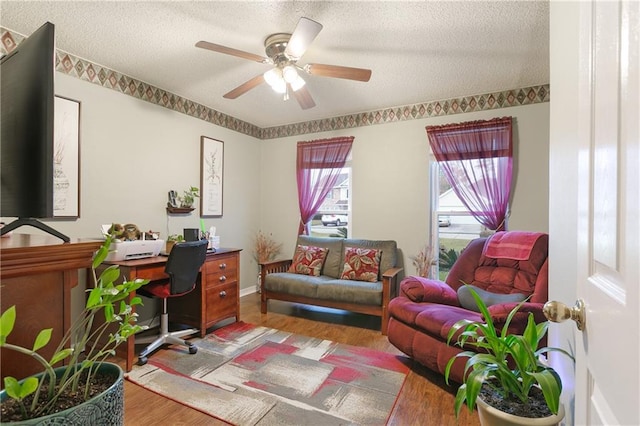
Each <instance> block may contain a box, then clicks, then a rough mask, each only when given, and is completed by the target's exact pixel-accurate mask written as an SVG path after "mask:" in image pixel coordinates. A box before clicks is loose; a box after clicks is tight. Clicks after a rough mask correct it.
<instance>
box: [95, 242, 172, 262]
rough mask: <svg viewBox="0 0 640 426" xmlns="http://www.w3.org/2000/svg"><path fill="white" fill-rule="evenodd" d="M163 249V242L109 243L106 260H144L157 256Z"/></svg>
mask: <svg viewBox="0 0 640 426" xmlns="http://www.w3.org/2000/svg"><path fill="white" fill-rule="evenodd" d="M163 248H164V240H135V241H119V240H115V241H113V242H112V243H111V247H109V254H108V255H107V259H106V260H110V261H119V260H132V259H144V258H145V257H153V256H157V255H159V254H160V252H161V251H162V249H163Z"/></svg>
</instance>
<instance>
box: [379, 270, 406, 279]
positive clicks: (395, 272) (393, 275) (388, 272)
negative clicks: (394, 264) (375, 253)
mask: <svg viewBox="0 0 640 426" xmlns="http://www.w3.org/2000/svg"><path fill="white" fill-rule="evenodd" d="M400 272H402V268H389V269H387V270H386V271H384V272H383V273H382V278H393V279H395V278H397V277H398V274H399V273H400Z"/></svg>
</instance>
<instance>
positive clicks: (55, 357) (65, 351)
mask: <svg viewBox="0 0 640 426" xmlns="http://www.w3.org/2000/svg"><path fill="white" fill-rule="evenodd" d="M72 353H73V349H71V348H67V349H63V350H61V351H58V352H56V353H55V354H53V357H51V361H50V362H49V363H50V364H51V365H53V364H55V363H57V362H60V361H62V360H63V359H65V358H67V357H68V356H70V355H71V354H72Z"/></svg>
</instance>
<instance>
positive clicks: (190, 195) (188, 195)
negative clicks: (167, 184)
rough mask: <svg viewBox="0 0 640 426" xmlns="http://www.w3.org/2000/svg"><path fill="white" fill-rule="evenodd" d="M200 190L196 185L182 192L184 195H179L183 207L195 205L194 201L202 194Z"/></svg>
mask: <svg viewBox="0 0 640 426" xmlns="http://www.w3.org/2000/svg"><path fill="white" fill-rule="evenodd" d="M198 192H199V190H198V188H196V187H195V186H192V187H190V188H189V189H187V190H186V191H184V192H183V193H182V196H181V197H178V201H179V202H180V207H181V208H191V207H193V203H194V202H195V201H196V198H198V197H199V196H200V195H199V193H198Z"/></svg>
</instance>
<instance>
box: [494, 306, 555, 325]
mask: <svg viewBox="0 0 640 426" xmlns="http://www.w3.org/2000/svg"><path fill="white" fill-rule="evenodd" d="M516 306H518V303H515V302H511V303H501V304H497V305H493V306H489V308H488V309H489V314H490V315H491V319H493V322H494V324H496V325H501V324H504V323H505V322H506V321H507V317H508V316H509V312H511V310H512V309H513V308H515V307H516ZM543 306H544V303H530V302H527V303H524V304H523V305H522V306H521V307H520V309H518V312H517V313H516V314H515V315H514V316H513V319H512V320H511V324H513V325H514V326H518V327H522V328H524V327H525V326H526V325H527V319H528V318H529V313H533V319H534V320H535V322H536V323H541V322H544V321H546V320H547V318H546V317H545V316H544V312H542V307H543Z"/></svg>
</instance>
